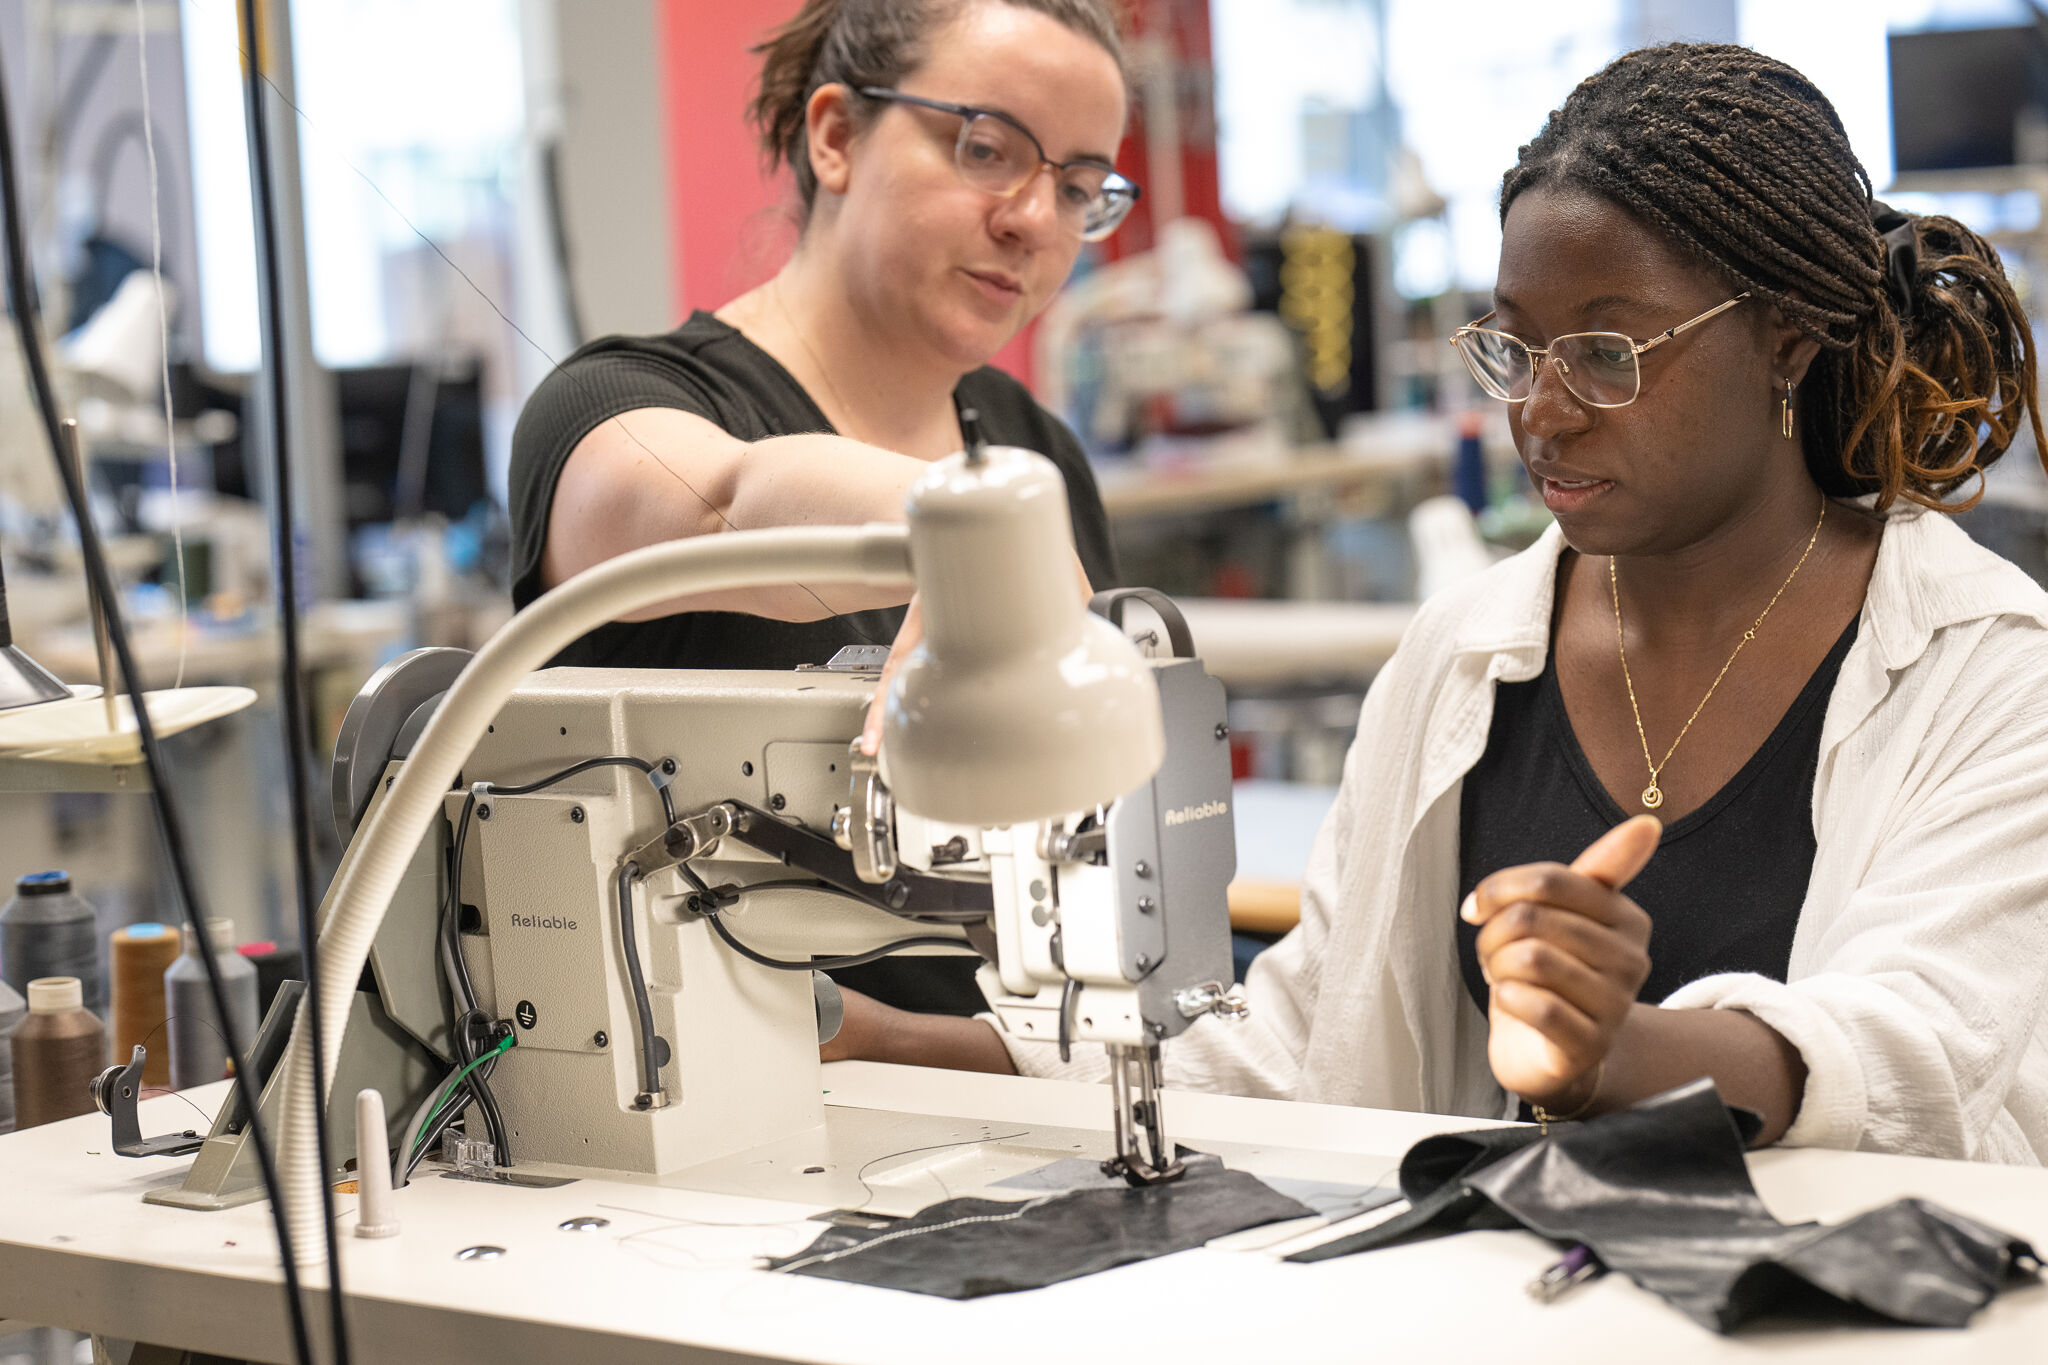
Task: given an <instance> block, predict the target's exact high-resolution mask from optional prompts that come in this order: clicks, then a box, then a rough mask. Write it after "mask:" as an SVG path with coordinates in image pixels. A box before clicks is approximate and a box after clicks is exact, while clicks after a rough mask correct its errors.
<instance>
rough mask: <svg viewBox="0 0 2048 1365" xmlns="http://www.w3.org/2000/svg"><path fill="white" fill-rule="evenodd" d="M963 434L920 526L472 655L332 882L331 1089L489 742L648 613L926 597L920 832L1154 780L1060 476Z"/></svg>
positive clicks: (287, 1142)
mask: <svg viewBox="0 0 2048 1365" xmlns="http://www.w3.org/2000/svg"><path fill="white" fill-rule="evenodd" d="M963 427H965V428H967V429H968V430H967V435H968V449H967V450H965V451H963V452H961V453H959V454H956V455H952V456H949V457H947V458H946V459H944V460H940V461H937V462H936V463H934V464H933V466H932V467H931V468H930V469H929V470H928V471H927V472H926V473H925V474H924V475H923V476H922V477H920V478H919V479H918V481H917V483H916V484H915V485H913V487H912V489H911V492H910V497H909V502H908V508H907V510H908V522H909V524H908V526H907V528H906V527H904V526H866V527H804V528H785V529H777V530H762V531H734V532H728V533H722V534H718V535H708V536H699V537H695V538H693V539H690V540H680V541H670V542H667V543H665V544H661V545H652V546H647V547H645V548H642V549H638V550H633V551H630V552H628V553H626V554H623V555H620V556H618V557H617V558H615V559H611V560H607V561H606V562H605V563H603V564H599V565H597V566H595V567H593V568H590V569H587V570H585V571H584V572H582V573H580V574H578V575H576V576H575V577H574V578H571V579H569V580H568V581H567V582H565V583H563V584H561V585H560V586H558V587H556V588H555V589H554V590H552V591H551V592H548V593H546V594H544V595H543V596H541V597H540V598H539V599H538V600H537V601H535V602H533V603H531V604H530V605H529V606H528V607H527V608H526V609H525V610H524V611H522V612H520V613H519V614H518V615H517V616H515V617H513V618H512V620H511V621H509V622H507V623H506V625H505V626H504V628H503V629H501V630H500V631H499V632H498V633H497V634H496V635H494V636H493V637H492V638H491V639H490V641H489V642H488V643H486V644H485V645H484V647H483V648H482V649H480V650H479V651H477V654H476V656H475V657H474V658H472V659H471V660H470V661H469V663H468V665H467V666H465V667H464V669H463V670H462V672H461V674H459V675H458V676H457V677H456V679H455V682H454V684H453V685H452V686H451V687H450V688H449V690H448V693H447V695H446V696H445V697H444V698H443V700H442V702H441V705H440V707H439V708H438V709H437V710H436V711H435V713H434V716H433V719H432V720H431V721H429V722H428V724H427V728H426V730H425V731H424V732H423V733H422V734H421V736H420V738H419V740H418V742H417V743H415V745H414V746H413V751H412V756H411V757H410V759H408V761H407V762H406V764H405V767H404V768H403V770H402V771H401V772H400V773H399V774H398V778H397V781H396V782H395V783H394V785H393V786H392V787H391V789H390V790H389V791H388V792H387V793H386V795H385V799H384V801H383V802H382V803H381V804H380V805H379V807H378V808H377V811H376V813H375V814H374V815H372V816H371V817H370V820H369V823H368V824H367V825H366V826H365V828H364V830H363V832H362V834H361V835H360V837H359V838H358V839H357V840H356V842H355V844H354V845H353V846H352V847H351V848H350V850H349V853H348V855H347V857H346V858H345V859H344V860H343V863H342V866H341V870H340V871H339V872H338V873H337V874H336V883H335V889H334V893H333V896H332V900H331V907H332V908H331V913H330V914H329V915H328V917H327V927H326V928H325V929H324V930H323V931H322V933H321V935H320V940H319V952H320V957H321V960H322V963H323V970H322V971H321V983H320V995H321V1000H320V1006H321V1010H322V1015H323V1017H324V1018H325V1019H326V1020H328V1021H330V1022H329V1027H328V1028H327V1029H326V1030H325V1037H324V1039H323V1040H322V1042H323V1044H324V1046H323V1049H322V1050H323V1052H324V1054H325V1060H326V1072H325V1074H326V1075H328V1076H330V1077H331V1076H333V1075H335V1074H336V1070H337V1066H338V1063H339V1058H340V1052H341V1044H342V1038H343V1034H344V1030H345V1029H346V1027H347V1020H348V1017H349V1008H348V1006H349V996H350V994H351V993H352V992H353V991H354V990H355V984H356V981H357V980H358V978H360V976H361V975H362V970H363V964H364V962H365V961H366V960H367V958H368V956H369V951H370V945H371V942H372V941H373V940H374V939H375V938H376V936H377V929H378V926H379V925H380V924H381V923H382V922H383V919H384V914H385V912H386V910H387V909H388V908H389V906H390V904H391V898H392V895H393V893H394V891H395V890H396V889H397V886H398V883H399V881H400V879H401V878H402V877H403V875H404V873H405V871H406V868H407V866H408V864H409V863H410V862H411V860H412V856H413V853H414V851H415V850H417V849H418V847H419V845H420V841H421V840H422V839H424V838H426V837H427V834H428V831H429V830H430V828H431V827H432V821H433V819H434V816H435V815H436V813H437V812H439V810H440V809H441V800H442V797H443V795H444V794H445V793H446V792H447V791H448V789H449V788H450V787H451V786H452V785H454V783H455V780H456V778H457V776H458V774H459V773H460V772H461V770H462V766H463V764H464V763H465V762H466V761H467V760H468V758H469V755H470V751H471V750H472V749H473V748H474V747H475V745H476V742H477V740H478V739H479V738H480V737H481V736H482V735H483V733H484V730H485V727H486V726H488V725H489V724H490V723H491V721H492V720H494V719H495V718H496V716H497V714H498V711H499V709H500V708H501V707H502V706H503V705H504V704H505V701H506V699H507V698H509V697H510V696H511V694H512V692H513V690H514V689H515V688H517V687H518V685H519V683H520V682H521V680H523V679H524V678H525V677H526V675H527V674H528V673H531V672H532V671H533V670H535V669H537V668H540V667H543V666H545V664H546V663H547V661H548V660H549V659H550V658H552V657H554V655H555V654H556V653H558V652H559V651H560V650H561V649H562V648H564V647H565V646H567V645H568V644H570V643H571V642H572V641H574V640H575V639H577V638H578V637H579V636H581V635H583V634H584V633H585V632H586V631H589V630H592V629H594V628H595V627H597V626H599V625H602V624H604V623H605V622H607V621H612V620H616V619H617V618H619V617H620V616H623V615H626V614H627V613H629V612H633V611H636V610H638V609H640V608H643V607H646V606H651V605H652V604H654V603H656V602H661V601H666V600H669V599H671V598H676V597H687V596H694V595H697V594H701V593H707V592H716V591H721V590H725V589H732V588H746V587H761V586H765V585H768V584H775V583H788V582H799V583H805V584H811V585H817V584H823V583H869V584H896V585H901V584H904V583H910V584H912V585H914V586H915V587H916V589H917V592H918V594H919V599H920V602H921V604H922V611H923V613H924V618H925V638H924V640H923V642H922V643H921V644H920V645H919V646H918V647H917V648H916V649H915V650H914V651H913V652H912V654H911V656H910V658H909V659H907V660H906V661H905V662H904V664H903V666H902V668H901V669H900V670H899V672H898V673H897V675H896V677H895V679H894V681H893V682H892V683H891V686H890V693H889V696H888V699H887V703H886V712H885V720H884V727H883V745H882V757H883V761H884V764H885V771H886V775H887V779H888V780H889V782H890V783H891V785H892V787H893V789H894V791H895V794H896V796H897V799H898V801H899V803H900V804H901V805H903V806H904V807H905V808H906V809H908V810H911V811H915V812H916V813H917V814H919V815H923V816H926V817H928V818H931V819H934V820H940V821H945V822H948V823H954V824H976V825H1004V824H1019V823H1024V822H1028V821H1035V820H1039V819H1045V818H1050V817H1054V816H1059V815H1066V814H1070V813H1073V812H1075V811H1081V810H1087V809H1091V808H1093V807H1095V806H1098V805H1104V804H1107V803H1108V802H1110V801H1113V800H1115V799H1116V798H1117V797H1119V796H1122V795H1124V794H1125V793H1127V792H1129V791H1132V790H1134V789H1136V788H1137V787H1139V786H1140V785H1142V784H1143V783H1145V782H1147V781H1149V780H1150V779H1151V777H1152V775H1153V773H1154V772H1156V771H1157V770H1158V767H1159V764H1160V762H1161V760H1162V759H1163V757H1164V754H1165V739H1164V730H1163V726H1162V723H1161V720H1160V712H1159V695H1158V690H1157V687H1156V685H1155V684H1154V682H1153V680H1152V674H1151V669H1150V667H1149V666H1148V665H1147V664H1146V663H1145V661H1144V659H1143V658H1142V656H1140V655H1139V653H1138V651H1137V648H1136V647H1135V646H1134V645H1132V644H1131V643H1130V642H1129V641H1128V640H1126V639H1125V638H1124V637H1123V636H1122V634H1120V633H1119V632H1118V631H1117V630H1116V628H1115V627H1114V626H1112V625H1110V624H1109V623H1108V622H1107V621H1104V620H1101V619H1100V618H1097V617H1095V616H1092V615H1091V614H1090V613H1089V612H1088V610H1087V607H1086V605H1085V603H1084V602H1083V600H1082V595H1081V588H1080V585H1079V584H1078V583H1077V582H1076V580H1075V576H1074V570H1073V563H1074V546H1073V531H1072V527H1071V523H1070V521H1069V515H1068V511H1067V501H1066V489H1065V485H1064V483H1063V481H1062V480H1061V478H1060V475H1059V471H1058V470H1057V469H1055V468H1054V466H1053V465H1052V463H1051V461H1049V460H1047V459H1046V458H1045V457H1044V456H1042V455H1037V454H1033V453H1032V452H1030V451H1024V450H1016V449H1010V448H1004V447H984V446H983V445H982V444H981V442H980V441H979V439H978V437H977V435H976V433H975V432H974V431H973V430H972V423H971V422H963ZM309 1019H310V1011H308V1010H306V1009H303V1008H302V1009H301V1011H300V1014H299V1017H298V1019H297V1021H296V1022H295V1026H294V1029H293V1032H292V1041H291V1047H290V1051H289V1052H288V1053H287V1055H286V1058H285V1065H286V1066H287V1067H288V1068H289V1070H288V1072H287V1075H286V1082H285V1112H284V1123H283V1136H282V1144H281V1146H282V1151H283V1159H282V1162H281V1164H282V1166H283V1168H284V1187H285V1188H284V1197H285V1201H286V1205H287V1213H288V1215H289V1218H290V1221H291V1227H292V1234H293V1246H294V1248H295V1249H296V1250H297V1251H298V1253H299V1255H300V1256H301V1258H302V1259H304V1260H305V1261H307V1262H308V1263H310V1264H317V1263H318V1253H319V1248H320V1246H321V1235H322V1232H323V1228H322V1226H321V1220H322V1213H321V1201H320V1189H321V1180H322V1177H323V1172H322V1171H321V1169H320V1157H319V1149H318V1143H317V1137H318V1123H319V1115H320V1113H321V1112H322V1111H323V1110H324V1108H325V1105H326V1098H327V1097H326V1096H324V1095H322V1096H319V1097H317V1098H316V1097H315V1095H314V1094H313V1085H312V1080H311V1077H312V1065H311V1063H312V1056H311V1052H312V1046H313V1044H312V1042H311V1040H310V1037H309V1034H310V1028H309Z"/></svg>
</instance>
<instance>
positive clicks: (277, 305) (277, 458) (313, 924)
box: [144, 0, 349, 1365]
mask: <svg viewBox="0 0 2048 1365" xmlns="http://www.w3.org/2000/svg"><path fill="white" fill-rule="evenodd" d="M257 8H258V6H257V3H256V0H243V3H242V4H241V5H239V6H238V9H239V10H240V17H241V27H242V44H243V46H244V47H245V48H247V49H248V51H249V54H250V56H249V60H248V61H247V62H245V63H243V66H242V109H243V114H244V117H245V118H246V119H247V120H248V124H249V170H250V175H251V179H252V180H253V181H254V184H253V185H252V189H253V191H254V194H253V196H252V198H253V207H254V209H255V217H256V271H257V275H256V280H257V294H256V302H257V308H258V311H259V313H260V315H261V316H262V318H263V323H264V332H263V349H264V351H265V352H266V353H267V354H266V355H265V357H264V358H265V359H266V360H267V361H268V362H269V363H268V364H266V365H265V366H264V367H263V368H264V372H265V377H266V378H267V379H268V380H269V381H270V471H271V485H270V495H271V499H272V501H273V505H274V507H275V509H276V512H275V519H274V520H273V521H272V523H271V529H272V531H273V533H274V534H275V536H276V539H277V552H276V557H277V564H276V568H277V618H278V620H277V628H278V638H279V641H280V643H281V645H282V654H283V657H282V660H281V661H280V665H279V669H280V672H281V674H282V676H281V677H280V678H279V680H278V693H279V702H280V706H281V709H282V711H283V716H282V719H283V722H284V770H285V778H286V783H287V785H288V786H289V787H290V789H291V791H290V796H291V801H290V807H291V821H292V862H293V867H292V872H293V883H294V889H295V890H296V891H297V892H298V902H299V951H300V952H301V953H302V954H303V955H304V958H305V971H306V1001H305V1009H306V1010H307V1012H308V1013H307V1022H308V1024H309V1026H310V1027H309V1028H308V1035H309V1041H310V1042H311V1043H312V1045H313V1104H314V1111H315V1113H314V1128H313V1133H314V1139H315V1146H316V1148H317V1149H318V1153H319V1159H320V1209H321V1215H322V1216H321V1220H320V1221H321V1230H322V1232H323V1234H324V1235H325V1237H326V1241H327V1246H326V1252H327V1285H328V1293H327V1309H328V1313H327V1316H328V1322H329V1324H330V1328H331V1331H332V1333H333V1342H332V1346H333V1349H334V1361H335V1363H336V1365H348V1361H349V1349H348V1295H347V1291H346V1290H345V1289H344V1288H343V1286H342V1282H341V1246H340V1241H339V1236H340V1234H339V1233H338V1231H337V1230H336V1228H335V1219H334V1187H333V1183H332V1180H331V1176H332V1174H333V1171H334V1158H333V1152H332V1150H331V1144H330V1142H329V1141H328V1136H327V1042H326V1033H327V1030H326V1025H325V1021H323V1020H322V1019H321V1017H320V959H319V943H318V939H319V927H318V923H317V921H316V919H315V915H316V913H317V900H316V897H315V895H314V891H313V808H312V802H311V801H310V800H309V799H308V798H309V791H308V786H307V777H306V758H307V750H308V747H309V746H308V744H307V736H308V733H309V732H308V730H307V727H306V710H305V695H304V691H305V679H304V678H302V677H301V676H300V674H299V582H298V553H297V548H296V545H295V539H296V538H295V536H294V534H293V529H292V482H291V460H290V459H289V458H288V452H289V450H290V448H291V440H290V426H289V420H288V412H287V407H288V404H289V400H290V394H289V392H288V390H287V387H286V382H285V372H284V367H285V336H284V300H283V295H284V286H283V283H282V281H281V278H280V273H279V266H278V244H277V235H278V234H277V185H276V184H275V181H274V178H273V176H272V167H271V164H270V120H269V118H268V117H267V116H266V114H265V112H264V108H263V89H262V86H261V84H260V83H259V82H260V78H261V75H262V69H261V68H262V52H263V48H262V47H261V45H260V44H259V43H258V41H257V35H256V11H257ZM144 117H145V118H147V115H146V114H145V115H144Z"/></svg>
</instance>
